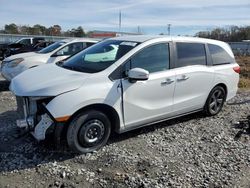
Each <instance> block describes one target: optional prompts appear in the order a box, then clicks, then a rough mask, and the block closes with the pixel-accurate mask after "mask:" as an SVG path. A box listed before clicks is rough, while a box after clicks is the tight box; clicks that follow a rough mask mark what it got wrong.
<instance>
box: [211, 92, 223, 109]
mask: <svg viewBox="0 0 250 188" xmlns="http://www.w3.org/2000/svg"><path fill="white" fill-rule="evenodd" d="M223 100H224V94H223V92H222V91H221V90H216V91H215V92H214V93H213V95H212V97H211V100H210V104H209V107H210V111H211V112H212V113H217V112H218V111H219V110H220V109H221V107H222V105H223Z"/></svg>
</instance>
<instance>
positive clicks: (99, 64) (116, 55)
mask: <svg viewBox="0 0 250 188" xmlns="http://www.w3.org/2000/svg"><path fill="white" fill-rule="evenodd" d="M138 44H139V43H137V42H128V41H120V40H106V41H103V42H100V43H97V44H95V45H93V46H92V47H90V48H87V49H86V50H84V51H82V52H80V53H78V54H76V55H74V56H72V57H71V58H69V59H68V60H66V61H64V62H63V63H61V64H60V63H59V64H58V65H60V66H62V67H64V68H66V69H71V70H75V71H79V72H86V73H96V72H99V71H102V70H104V69H106V68H108V67H109V66H110V65H112V64H113V63H114V62H116V61H117V60H118V59H120V58H121V57H122V56H124V55H125V54H126V53H128V52H129V51H130V50H131V49H133V48H134V47H135V46H137V45H138Z"/></svg>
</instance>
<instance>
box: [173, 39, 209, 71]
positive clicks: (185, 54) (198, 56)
mask: <svg viewBox="0 0 250 188" xmlns="http://www.w3.org/2000/svg"><path fill="white" fill-rule="evenodd" d="M176 48H177V59H178V61H177V63H176V67H185V66H189V65H206V64H207V62H206V50H205V45H204V44H200V43H181V42H179V43H176Z"/></svg>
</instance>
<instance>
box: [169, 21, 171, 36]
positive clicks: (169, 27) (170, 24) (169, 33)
mask: <svg viewBox="0 0 250 188" xmlns="http://www.w3.org/2000/svg"><path fill="white" fill-rule="evenodd" d="M170 29H171V24H168V35H169V36H170Z"/></svg>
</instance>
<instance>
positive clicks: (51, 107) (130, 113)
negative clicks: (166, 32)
mask: <svg viewBox="0 0 250 188" xmlns="http://www.w3.org/2000/svg"><path fill="white" fill-rule="evenodd" d="M114 49H115V50H116V52H115V53H109V51H112V50H114ZM239 72H240V67H239V65H238V64H237V63H236V62H235V59H234V55H233V53H232V51H231V49H230V47H229V45H228V44H226V43H224V42H220V41H216V40H209V39H202V38H185V37H164V36H128V37H118V38H112V39H108V40H105V41H102V42H100V43H98V44H95V45H93V46H91V47H90V48H88V49H85V50H84V51H82V52H80V53H78V54H76V55H74V56H72V57H71V58H69V59H67V60H66V61H65V62H59V63H56V64H51V65H47V66H41V67H37V68H35V69H30V70H28V71H26V72H24V73H23V74H21V75H19V76H17V77H16V78H14V79H13V80H12V82H11V86H10V89H11V91H12V92H13V93H14V94H15V95H16V96H18V97H19V98H21V99H22V100H23V104H22V105H20V106H24V109H23V112H24V119H21V120H19V121H18V122H17V126H18V127H23V128H26V129H27V130H29V131H31V132H32V134H33V135H34V137H35V138H36V139H37V140H43V139H45V135H46V133H48V130H55V135H56V138H59V137H60V131H58V130H61V131H62V132H66V135H67V136H66V139H67V142H68V145H69V146H70V148H72V149H73V150H74V151H77V152H80V153H86V152H91V151H94V150H97V149H99V148H100V147H102V146H103V145H105V144H106V142H107V140H108V138H109V135H110V132H111V131H116V132H118V133H122V132H125V131H128V130H131V129H136V128H138V127H142V126H146V125H149V124H153V123H156V122H160V121H164V120H167V119H171V118H175V117H179V116H182V115H186V114H190V113H194V112H198V111H203V112H204V113H205V114H206V115H209V116H213V115H216V114H218V113H219V112H220V111H221V109H222V107H223V104H224V102H225V101H226V100H229V99H231V98H232V97H234V96H235V95H236V92H237V89H238V87H237V84H238V81H239ZM44 75H47V76H44ZM38 83H39V84H38ZM62 135H63V134H62Z"/></svg>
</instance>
